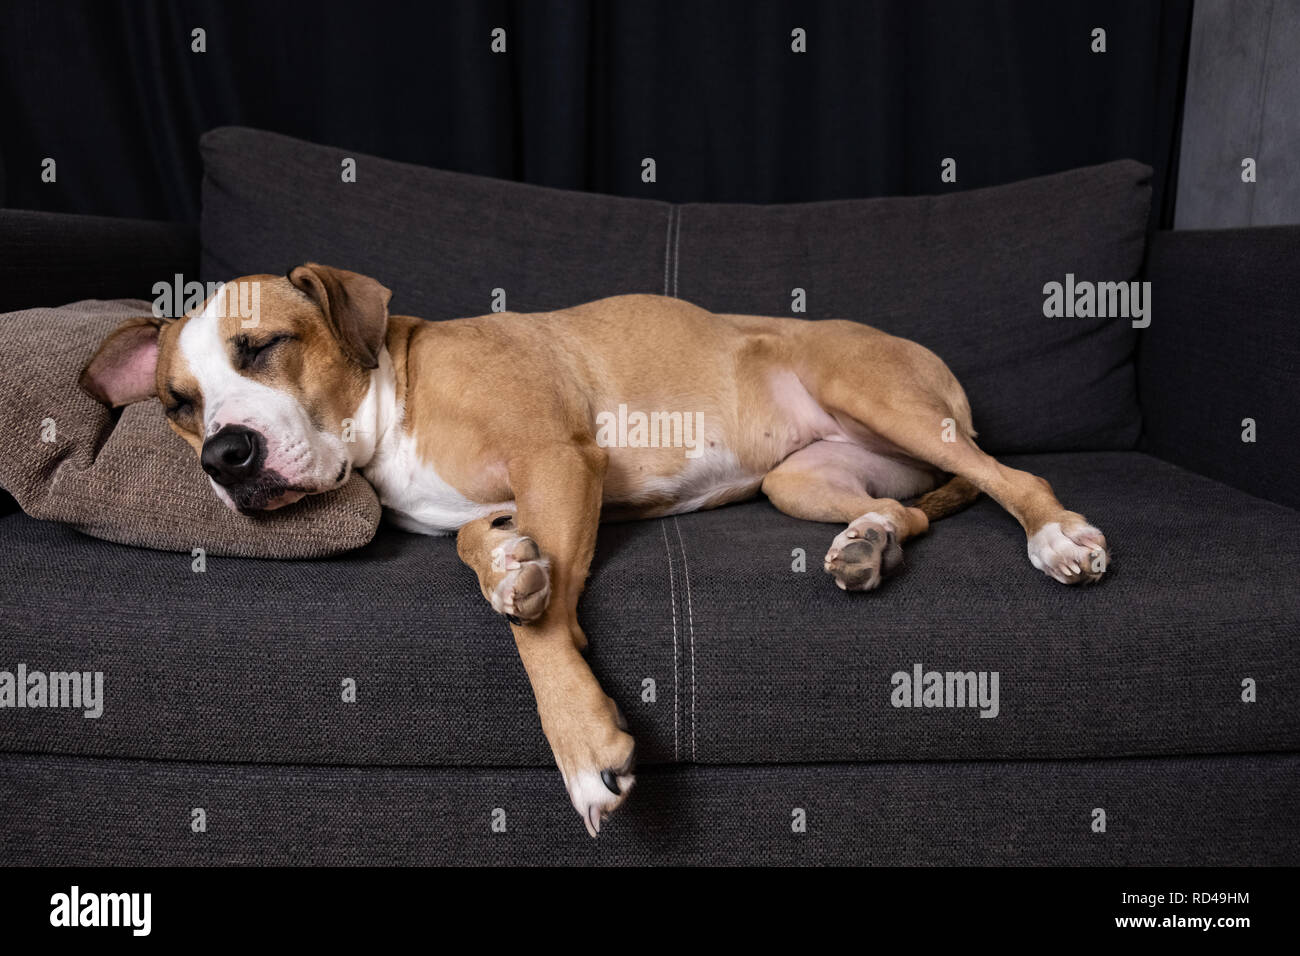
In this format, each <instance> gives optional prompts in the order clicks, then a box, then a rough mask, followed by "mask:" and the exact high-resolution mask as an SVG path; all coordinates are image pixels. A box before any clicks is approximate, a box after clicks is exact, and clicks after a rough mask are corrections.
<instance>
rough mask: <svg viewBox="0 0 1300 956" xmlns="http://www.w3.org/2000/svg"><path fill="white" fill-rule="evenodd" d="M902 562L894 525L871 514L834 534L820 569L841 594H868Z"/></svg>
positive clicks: (884, 518) (886, 519)
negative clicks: (867, 592) (833, 581)
mask: <svg viewBox="0 0 1300 956" xmlns="http://www.w3.org/2000/svg"><path fill="white" fill-rule="evenodd" d="M902 562H903V548H902V546H901V545H900V544H899V543H898V531H897V529H895V527H894V523H893V522H892V521H890V520H889V519H888V518H886V517H885V516H884V515H882V514H877V513H876V512H871V513H869V514H865V515H863V516H862V517H861V518H858V519H856V520H854V521H853V522H852V523H851V524H850V525H849V526H848V527H847V528H845V529H844V530H843V531H841V532H840V533H839V534H838V535H836V537H835V540H834V541H832V542H831V549H830V550H829V551H827V552H826V558H825V560H824V561H823V563H822V568H823V569H824V570H825V571H826V573H827V574H829V575H830V576H831V577H833V578H834V579H835V583H836V584H837V585H839V587H840V589H841V590H843V591H870V590H871V589H872V588H875V587H878V586H879V585H880V582H881V581H882V580H883V579H884V577H885V575H887V574H889V573H890V572H891V571H893V570H894V569H895V568H896V567H898V565H900V564H902Z"/></svg>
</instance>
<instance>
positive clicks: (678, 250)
mask: <svg viewBox="0 0 1300 956" xmlns="http://www.w3.org/2000/svg"><path fill="white" fill-rule="evenodd" d="M681 265H682V211H681V209H680V208H679V209H678V210H677V226H676V228H675V229H674V230H673V298H674V299H675V298H677V273H678V272H679V271H680V270H681Z"/></svg>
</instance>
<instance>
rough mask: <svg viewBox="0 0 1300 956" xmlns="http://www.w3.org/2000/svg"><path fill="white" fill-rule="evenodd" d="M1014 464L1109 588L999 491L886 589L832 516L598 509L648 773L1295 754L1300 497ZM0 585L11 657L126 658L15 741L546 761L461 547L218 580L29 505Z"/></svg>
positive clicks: (187, 755)
mask: <svg viewBox="0 0 1300 956" xmlns="http://www.w3.org/2000/svg"><path fill="white" fill-rule="evenodd" d="M1007 461H1008V462H1009V463H1011V464H1013V465H1016V466H1018V467H1022V468H1026V469H1028V470H1030V471H1033V472H1036V473H1038V474H1041V475H1043V476H1044V477H1046V478H1048V479H1049V480H1050V481H1051V482H1052V483H1053V485H1054V486H1055V488H1056V490H1057V492H1058V494H1059V495H1060V497H1061V498H1062V499H1063V500H1064V501H1066V502H1067V503H1069V505H1070V506H1071V507H1073V508H1076V509H1077V510H1080V511H1082V512H1083V513H1084V514H1086V515H1087V516H1088V517H1089V518H1090V519H1091V520H1093V521H1094V522H1096V523H1097V524H1098V525H1099V526H1100V527H1101V528H1102V529H1103V530H1105V532H1106V533H1107V535H1108V537H1109V540H1110V542H1111V544H1112V545H1113V549H1114V565H1113V574H1112V575H1110V576H1108V578H1107V580H1106V581H1104V582H1103V583H1102V584H1101V585H1099V586H1097V587H1092V588H1076V589H1072V588H1066V587H1063V586H1061V585H1059V584H1057V583H1056V582H1054V581H1052V580H1050V579H1048V578H1047V577H1045V576H1044V575H1042V574H1041V573H1039V572H1037V571H1035V570H1034V569H1033V568H1032V567H1031V566H1030V564H1029V562H1028V560H1027V558H1026V555H1025V542H1024V535H1023V533H1022V532H1021V530H1020V528H1019V526H1018V525H1017V524H1016V523H1015V522H1014V521H1013V520H1012V519H1011V518H1010V517H1009V516H1008V515H1007V514H1006V513H1005V512H1003V511H1002V510H1001V509H1000V508H998V507H997V506H996V505H995V504H993V503H992V502H989V501H987V500H984V501H980V502H978V503H977V504H975V505H974V506H972V507H971V508H970V509H969V510H967V511H965V512H963V513H961V514H958V515H955V516H953V517H951V518H948V519H945V520H943V521H941V522H938V523H937V524H936V525H935V527H934V528H933V530H932V531H931V533H930V534H929V535H928V536H926V537H924V538H921V539H918V540H916V541H913V542H909V543H908V545H907V546H906V549H905V550H906V554H907V563H906V566H905V569H904V570H903V571H902V572H901V573H900V574H899V575H898V576H897V577H896V578H893V579H891V580H889V581H888V582H886V584H885V586H884V587H882V588H881V589H880V590H879V591H876V592H874V593H871V594H845V593H842V592H840V591H839V590H837V589H836V588H835V587H834V586H833V584H832V582H831V581H830V580H829V579H828V578H827V577H826V576H825V575H824V574H823V573H822V572H821V570H820V559H821V556H822V554H823V552H824V550H825V548H826V546H827V544H828V543H829V541H830V539H831V538H832V537H833V536H834V534H835V533H836V532H837V529H836V528H834V527H833V526H830V525H818V524H811V523H807V522H802V521H797V520H795V519H792V518H788V517H786V516H785V515H782V514H780V513H779V512H777V511H776V510H775V509H774V508H772V507H771V505H769V504H768V503H767V502H765V501H757V502H752V503H746V504H741V505H736V506H733V507H729V508H723V509H719V510H717V511H712V512H705V513H698V514H690V515H683V516H681V517H679V518H675V519H673V518H670V519H667V520H664V521H646V522H637V523H629V524H617V525H607V526H605V527H603V528H602V530H601V534H600V540H599V545H598V549H597V558H596V562H595V564H594V567H593V575H592V578H591V581H590V584H589V587H588V590H587V593H586V596H585V597H584V599H583V604H582V606H581V614H582V618H583V621H584V623H585V627H586V630H587V634H588V636H589V638H590V642H591V646H590V650H589V658H590V660H591V663H592V667H593V669H594V670H595V672H596V674H597V676H598V677H599V678H600V679H601V681H602V683H603V685H604V687H605V689H606V690H607V692H608V693H609V694H610V695H611V696H612V697H614V698H615V700H617V701H618V702H619V704H620V705H621V706H622V708H623V710H624V711H625V713H626V715H627V717H628V720H629V722H630V723H631V726H632V729H633V731H634V733H635V734H636V736H637V738H638V740H639V744H640V748H641V749H640V756H641V758H642V760H643V761H645V762H649V763H654V762H698V763H764V762H812V761H874V760H942V759H953V760H966V759H1025V758H1061V757H1118V756H1125V755H1168V754H1191V753H1226V752H1255V751H1271V750H1287V749H1290V750H1296V749H1300V695H1297V694H1295V693H1294V689H1295V687H1296V686H1300V656H1298V655H1297V654H1296V653H1295V641H1296V638H1297V635H1300V593H1298V592H1297V588H1296V586H1295V582H1296V572H1295V569H1296V567H1297V565H1298V564H1300V513H1297V512H1295V511H1292V510H1290V509H1287V508H1285V507H1283V506H1280V505H1275V504H1270V503H1268V502H1265V501H1262V500H1260V499H1257V498H1254V497H1251V496H1250V495H1247V494H1245V493H1243V492H1239V491H1236V490H1233V489H1231V488H1228V487H1227V486H1225V485H1221V484H1219V483H1217V482H1215V481H1212V480H1210V479H1207V478H1203V477H1200V476H1197V475H1195V474H1193V473H1191V472H1187V471H1184V470H1182V469H1180V468H1178V467H1176V466H1174V465H1170V464H1167V463H1165V462H1162V461H1160V460H1158V459H1156V458H1152V457H1149V456H1146V455H1143V454H1140V453H1137V452H1106V453H1089V454H1056V455H1039V456H1018V457H1012V458H1008V459H1007ZM800 551H802V553H803V554H804V555H806V567H807V570H806V571H802V572H800V571H796V570H793V567H795V566H797V564H798V560H799V552H800ZM0 581H4V582H5V583H4V587H3V590H2V591H0V621H3V627H2V628H0V670H4V671H10V672H14V670H15V668H16V667H17V665H19V664H24V665H25V666H26V668H27V669H28V670H29V671H41V672H46V673H48V672H51V671H101V672H102V673H103V675H104V678H103V679H104V685H103V686H104V692H103V697H104V701H103V713H102V715H101V716H100V717H98V718H96V719H86V718H85V717H83V716H82V713H81V711H79V710H71V709H58V710H56V709H49V708H45V709H41V708H24V709H6V710H0V750H24V751H52V752H58V753H67V754H95V755H112V756H121V757H150V758H168V759H187V760H216V761H231V762H278V763H323V764H344V765H347V764H351V765H363V764H385V765H481V766H482V765H496V766H508V765H525V766H548V765H550V763H551V756H550V753H549V750H548V749H547V746H546V743H545V741H544V739H543V737H542V734H541V731H540V729H539V727H538V721H537V714H536V708H535V705H534V702H533V698H532V695H531V693H530V690H529V687H528V684H527V680H526V678H525V675H524V672H523V668H522V666H521V665H520V663H519V661H518V658H517V655H516V651H515V647H514V642H513V640H512V638H511V636H510V633H509V630H508V628H507V627H506V626H505V624H504V622H502V620H501V619H500V618H499V617H497V616H496V615H495V614H494V613H493V612H492V611H491V610H490V609H489V608H488V607H487V605H486V603H485V602H484V601H483V599H482V597H481V595H480V594H479V592H478V588H477V586H476V584H475V581H474V579H473V577H472V575H471V573H470V572H469V570H468V569H466V568H465V567H464V566H462V565H461V564H460V562H459V561H458V560H457V558H456V553H455V542H454V540H453V539H451V538H431V537H422V536H418V535H411V534H406V533H403V532H399V531H395V530H391V529H388V528H384V529H382V530H381V532H380V534H379V535H378V536H377V537H376V538H375V540H374V541H372V542H371V543H370V544H369V545H367V546H366V547H364V548H362V549H360V550H357V551H353V552H349V553H347V554H343V555H338V556H334V557H330V558H325V559H319V560H314V561H257V560H250V559H235V558H229V559H226V558H214V557H211V556H209V558H208V560H207V569H206V571H204V572H202V573H197V572H195V571H193V570H192V568H191V559H190V557H189V556H188V555H177V554H166V553H160V552H156V551H145V550H137V549H133V548H127V547H122V546H119V545H113V544H109V543H107V542H103V541H98V540H92V539H89V538H85V537H81V536H79V535H78V534H77V533H76V532H73V531H71V530H69V529H67V528H65V527H62V526H59V525H55V524H49V523H42V522H38V521H35V520H33V519H31V518H29V517H27V516H25V515H22V514H12V515H8V516H5V517H4V518H0ZM917 664H919V665H921V667H922V670H923V671H930V670H936V671H939V672H948V671H953V672H955V673H964V672H981V671H982V672H987V673H989V674H990V675H991V673H992V672H994V671H996V672H997V673H998V675H999V677H998V681H999V683H998V702H997V716H996V717H981V716H980V711H979V710H978V709H977V708H969V707H967V708H951V709H950V708H937V707H936V708H926V707H921V708H916V707H896V706H894V702H895V701H894V698H895V690H896V688H895V683H894V680H893V675H895V674H896V673H899V672H909V673H910V672H911V671H912V670H913V668H914V667H915V665H917ZM349 681H350V682H355V701H353V702H348V701H345V700H344V697H345V696H348V695H347V692H346V691H347V687H350V686H352V685H351V684H346V682H349ZM1244 681H1250V682H1253V686H1254V688H1255V698H1256V699H1255V702H1253V703H1247V702H1244V701H1243V693H1244V691H1243V682H1244ZM345 684H346V686H345ZM986 686H988V687H991V685H986ZM985 709H986V710H988V709H989V708H985Z"/></svg>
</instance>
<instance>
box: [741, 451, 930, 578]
mask: <svg viewBox="0 0 1300 956" xmlns="http://www.w3.org/2000/svg"><path fill="white" fill-rule="evenodd" d="M870 457H871V456H869V455H866V453H864V452H862V451H861V450H860V449H857V448H854V447H852V446H846V445H842V444H835V443H831V442H817V443H815V444H813V445H810V446H808V447H807V448H804V449H802V450H800V451H797V452H795V453H794V454H793V455H791V456H790V457H789V458H787V459H786V460H785V461H783V462H781V464H779V465H777V466H776V468H774V469H772V470H771V471H770V472H768V474H767V477H766V478H764V479H763V493H764V494H765V495H767V497H768V498H769V499H770V500H771V502H772V504H774V505H775V506H776V507H777V508H779V509H780V510H781V511H783V512H785V513H786V514H788V515H790V516H792V517H795V518H803V519H804V520H806V521H824V522H827V523H833V524H847V525H848V527H847V528H845V529H844V530H843V531H841V532H840V533H839V535H837V536H836V537H835V540H834V541H832V542H831V546H830V550H829V551H827V552H826V557H825V558H824V560H823V567H824V569H825V571H826V573H827V574H830V575H831V576H832V577H834V578H835V583H836V584H838V585H839V586H840V587H841V588H842V589H844V590H846V591H870V590H872V589H873V588H875V587H877V586H879V584H880V582H881V580H883V579H884V577H885V576H886V575H888V574H889V573H890V572H891V571H893V570H894V569H895V568H897V567H898V566H899V565H900V564H901V563H902V561H903V549H902V547H901V546H902V543H903V542H904V541H906V540H907V539H908V538H910V537H912V536H913V535H917V534H923V533H924V532H925V531H926V530H927V529H928V528H929V526H930V522H929V520H928V519H927V518H926V517H925V515H924V514H923V513H921V512H920V511H919V510H917V509H916V508H908V507H905V506H904V505H903V504H901V503H900V502H898V501H895V500H894V499H893V498H873V497H872V496H871V495H870V494H868V493H867V480H868V476H867V475H866V474H865V473H864V467H868V468H869V460H870Z"/></svg>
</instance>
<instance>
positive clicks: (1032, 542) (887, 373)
mask: <svg viewBox="0 0 1300 956" xmlns="http://www.w3.org/2000/svg"><path fill="white" fill-rule="evenodd" d="M848 325H849V324H848V323H827V322H815V323H810V326H811V327H813V328H812V331H811V332H810V333H809V346H810V348H809V353H810V358H812V359H813V361H811V362H809V364H808V366H807V368H806V370H805V375H806V377H807V379H808V380H809V381H810V382H811V384H810V385H809V388H810V391H812V393H813V394H814V396H816V398H817V400H818V402H819V403H820V404H821V405H822V407H823V408H824V409H826V410H827V411H828V412H831V413H832V414H840V415H844V416H848V417H851V418H853V419H855V420H856V421H858V422H860V423H861V424H862V425H863V426H864V427H865V428H867V429H868V430H869V431H871V432H872V433H874V434H875V435H877V436H879V437H881V438H884V439H885V440H886V441H888V442H889V443H891V444H893V445H894V446H896V447H897V448H899V449H900V450H901V451H903V452H904V453H906V454H908V455H910V456H912V457H913V458H916V459H919V460H921V461H924V462H928V463H929V464H931V465H933V466H935V467H936V468H939V469H941V470H943V471H945V472H950V473H952V474H955V475H960V476H961V477H963V478H965V479H967V480H968V481H970V482H971V483H972V484H973V485H974V486H975V487H977V488H978V489H979V490H980V491H983V492H984V493H986V494H987V495H989V497H991V498H993V499H994V500H995V501H997V502H998V503H999V504H1000V505H1002V507H1004V508H1006V509H1007V511H1009V512H1010V513H1011V514H1012V516H1013V517H1015V519H1016V520H1017V521H1019V522H1020V524H1021V526H1022V527H1023V528H1024V529H1025V534H1026V536H1027V538H1028V551H1029V560H1030V563H1032V564H1033V566H1034V567H1036V568H1038V569H1039V570H1040V571H1042V572H1043V573H1044V574H1047V575H1048V576H1049V577H1051V578H1054V579H1055V580H1057V581H1060V582H1061V583H1062V584H1080V583H1091V582H1094V581H1097V580H1099V579H1100V578H1101V577H1102V575H1103V574H1104V573H1105V571H1106V569H1107V567H1108V565H1109V562H1110V553H1109V551H1108V550H1107V548H1106V538H1105V536H1104V535H1103V534H1102V533H1101V532H1100V531H1099V530H1098V529H1097V528H1095V527H1093V526H1092V525H1091V524H1089V523H1088V521H1087V519H1086V518H1084V517H1083V515H1081V514H1078V513H1076V512H1073V511H1067V510H1066V509H1065V508H1064V506H1062V504H1061V502H1060V501H1058V500H1057V498H1056V495H1055V494H1054V493H1053V491H1052V486H1051V485H1050V484H1048V483H1047V481H1045V480H1044V479H1042V478H1039V477H1038V476H1037V475H1031V474H1029V473H1028V472H1025V471H1020V470H1018V469H1015V468H1008V467H1007V466H1006V465H1003V464H1002V463H1001V462H999V461H997V460H996V459H995V458H993V457H992V456H990V455H988V454H986V453H985V452H984V451H982V450H981V449H980V448H979V446H978V445H976V444H975V439H974V437H973V435H974V429H973V427H972V425H971V417H970V405H969V404H968V402H967V400H966V394H965V392H964V391H963V390H962V388H961V386H960V385H959V384H958V383H957V380H956V378H954V377H953V375H952V373H951V372H950V371H949V370H948V367H947V366H946V365H944V364H943V362H942V361H941V360H940V359H939V358H938V356H936V355H935V354H934V353H933V352H930V351H929V350H928V349H925V348H923V347H921V346H919V345H917V344H916V343H914V342H907V341H905V340H902V339H895V338H893V337H891V336H880V335H863V334H861V333H856V334H855V333H854V331H853V330H852V329H851V328H848V327H847V326H848ZM819 326H820V327H823V328H817V327H819ZM859 368H871V369H872V374H871V375H869V376H863V375H860V374H856V370H857V369H859Z"/></svg>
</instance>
